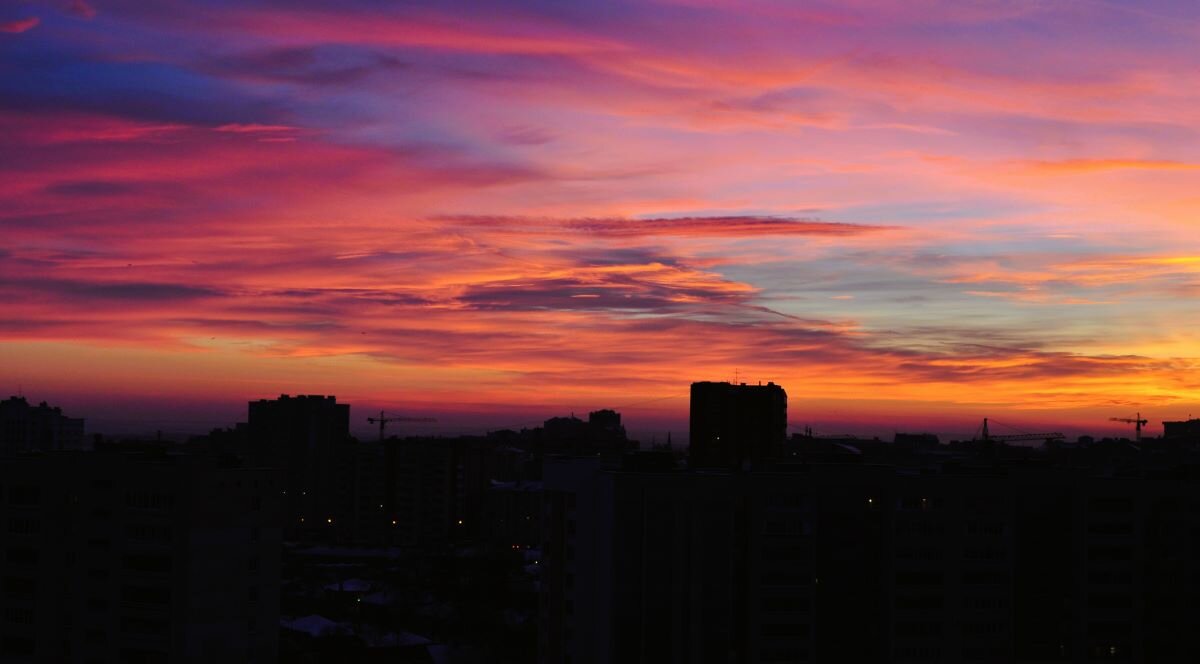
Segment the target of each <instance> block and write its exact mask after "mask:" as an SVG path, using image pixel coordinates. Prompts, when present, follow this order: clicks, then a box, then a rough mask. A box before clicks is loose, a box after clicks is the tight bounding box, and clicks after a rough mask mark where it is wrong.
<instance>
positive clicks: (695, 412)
mask: <svg viewBox="0 0 1200 664" xmlns="http://www.w3.org/2000/svg"><path fill="white" fill-rule="evenodd" d="M786 439H787V392H784V390H783V388H782V387H780V386H779V385H776V384H775V383H767V384H766V385H747V384H745V383H741V384H738V385H734V384H732V383H710V382H701V383H692V404H691V434H690V442H689V447H688V454H689V463H690V465H691V466H692V467H693V468H747V467H753V466H755V465H761V464H763V463H765V462H768V461H771V460H775V459H780V458H782V457H783V443H784V441H785V440H786Z"/></svg>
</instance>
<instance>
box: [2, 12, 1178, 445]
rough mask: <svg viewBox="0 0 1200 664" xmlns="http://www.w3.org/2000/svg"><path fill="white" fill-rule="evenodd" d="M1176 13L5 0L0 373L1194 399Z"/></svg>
mask: <svg viewBox="0 0 1200 664" xmlns="http://www.w3.org/2000/svg"><path fill="white" fill-rule="evenodd" d="M1198 18H1200V12H1198V11H1197V9H1196V8H1195V7H1194V6H1192V5H1190V4H1188V3H1179V2H1165V1H1158V2H1154V1H1150V2H1139V3H1136V4H1132V3H1117V2H1103V1H1097V2H1082V1H1079V2H1076V1H1067V2H1041V1H1031V0H1030V1H1027V0H1017V1H1006V2H971V3H963V2H955V1H946V2H939V1H935V0H922V1H918V2H882V1H878V0H853V1H844V2H837V3H824V2H805V3H795V2H763V3H756V4H755V6H754V8H753V9H752V10H751V9H749V8H747V7H745V6H743V5H742V4H740V3H726V2H721V1H719V0H718V1H713V2H690V1H686V0H685V1H679V2H674V1H672V2H615V3H614V2H603V3H600V2H570V3H553V2H505V3H476V2H468V3H452V4H446V3H395V4H391V3H388V4H384V3H378V2H367V1H351V2H340V3H336V6H335V5H334V4H331V3H316V2H303V3H296V2H286V3H284V2H259V3H253V4H246V3H240V2H226V1H215V2H194V1H187V2H184V1H182V0H164V1H160V2H153V3H146V2H141V1H138V2H134V1H130V0H108V1H100V0H96V1H94V2H92V1H90V0H88V1H85V0H74V1H73V2H66V1H65V0H64V1H62V2H19V3H6V4H4V5H3V6H2V7H0V127H2V130H0V195H2V197H3V201H4V205H3V206H0V232H2V234H3V238H4V240H3V242H2V243H0V295H2V297H3V300H4V302H5V313H4V315H3V316H0V394H3V395H8V394H17V393H21V394H24V395H26V396H28V397H29V398H30V399H31V400H33V401H41V400H46V401H48V402H50V403H52V404H55V405H57V406H62V407H63V408H64V410H65V411H66V412H69V413H71V414H72V415H73V416H78V417H84V418H86V419H87V421H88V426H89V429H93V428H94V429H98V430H107V431H115V432H119V433H136V432H139V431H155V430H166V431H168V432H177V433H197V432H203V431H206V430H207V429H208V428H211V427H215V426H228V425H230V424H232V423H233V422H236V421H240V420H241V419H244V411H245V407H246V406H245V404H246V403H247V401H250V400H254V399H262V398H272V397H275V396H277V395H279V394H281V393H290V394H336V395H337V397H338V399H339V400H340V401H341V402H344V403H350V404H353V406H354V408H355V410H354V420H355V423H354V427H355V428H356V429H359V428H361V430H362V431H363V432H366V433H368V434H369V429H367V426H368V425H367V423H366V421H365V420H366V417H367V416H368V415H371V414H372V413H378V411H379V410H388V411H389V412H398V413H404V414H408V415H411V416H414V417H432V418H436V419H437V420H438V421H437V422H436V423H426V424H413V425H411V426H412V428H411V430H412V431H417V432H420V433H439V432H442V433H447V434H450V433H461V432H465V431H471V430H476V431H478V430H485V429H493V428H500V427H519V426H521V425H522V424H523V423H525V422H528V423H537V422H541V421H542V420H543V419H545V418H546V417H550V416H553V415H565V414H568V413H570V412H578V413H586V412H589V411H593V410H597V409H601V408H616V409H618V410H620V411H621V412H622V413H623V414H624V415H625V418H626V421H627V422H628V423H629V427H630V430H631V432H633V433H635V434H637V435H639V437H641V438H642V439H643V440H648V439H650V438H651V435H661V434H663V433H665V432H666V431H671V430H673V431H675V432H676V434H677V435H678V434H679V433H680V432H683V431H686V425H685V422H686V417H687V386H688V385H689V384H690V383H691V382H692V381H696V380H716V381H726V380H729V381H739V382H748V383H750V384H756V383H758V382H760V381H761V382H762V383H764V384H765V383H766V382H768V381H774V382H775V383H778V384H781V385H785V386H786V387H787V390H788V395H789V399H790V404H791V405H790V410H789V419H790V422H791V425H792V426H793V427H804V426H811V427H813V428H814V430H816V431H817V432H819V433H831V434H833V433H863V434H881V433H885V432H890V431H894V430H902V431H904V430H928V431H934V432H939V433H960V434H962V435H969V434H970V432H971V431H972V430H974V429H975V428H977V427H978V426H979V423H980V422H981V420H982V418H983V417H991V418H994V420H995V421H997V422H1003V423H1007V424H1009V425H1011V426H1012V427H1014V428H1015V429H1024V430H1030V431H1064V432H1067V433H1072V432H1077V433H1092V434H1097V435H1104V434H1110V433H1118V434H1124V435H1128V434H1129V431H1128V429H1129V427H1128V426H1127V425H1126V424H1123V423H1117V422H1113V421H1111V419H1110V418H1113V417H1120V418H1129V417H1135V418H1136V417H1142V416H1145V417H1147V418H1148V419H1149V420H1150V424H1149V426H1148V432H1149V433H1157V432H1158V431H1160V430H1161V427H1160V423H1161V421H1163V420H1183V419H1186V418H1188V417H1189V416H1191V415H1194V414H1198V413H1200V380H1197V373H1196V372H1197V368H1198V364H1200V360H1198V358H1200V339H1198V334H1200V333H1198V332H1197V330H1198V329H1200V325H1198V323H1200V307H1197V306H1195V303H1196V298H1197V296H1198V295H1200V246H1197V245H1198V241H1197V232H1196V231H1197V223H1198V222H1197V216H1196V210H1197V204H1198V203H1200V200H1198V199H1197V193H1196V192H1197V191H1200V189H1198V187H1197V185H1198V175H1200V140H1197V127H1200V117H1198V114H1197V109H1200V98H1198V96H1200V80H1198V74H1197V72H1198V71H1200V67H1198V65H1200V50H1197V49H1196V47H1195V44H1196V40H1197V37H1200V20H1198ZM1137 413H1141V415H1140V416H1138V415H1137ZM660 440H661V438H660Z"/></svg>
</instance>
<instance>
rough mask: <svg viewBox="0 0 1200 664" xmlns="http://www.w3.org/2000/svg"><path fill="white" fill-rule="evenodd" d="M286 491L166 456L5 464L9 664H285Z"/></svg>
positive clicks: (0, 609)
mask: <svg viewBox="0 0 1200 664" xmlns="http://www.w3.org/2000/svg"><path fill="white" fill-rule="evenodd" d="M281 487H282V481H281V477H280V474H279V473H278V472H276V471H274V470H263V469H254V468H223V467H220V466H218V465H217V464H216V461H215V460H214V459H213V458H211V457H204V456H196V455H187V454H167V453H165V452H164V451H162V450H159V451H156V452H155V451H120V450H111V451H97V452H60V453H54V454H38V455H24V456H10V457H8V458H3V459H0V532H2V533H3V536H2V539H0V541H2V542H3V545H2V546H0V549H2V552H0V555H2V556H3V559H2V561H0V661H3V662H6V663H7V662H64V663H65V662H72V663H73V662H78V663H81V664H82V663H90V662H214V661H221V662H274V661H277V643H278V633H279V629H278V622H279V578H280V575H279V557H280V550H281V537H280V535H281V525H282V522H281V519H280V511H281V509H280V508H281V500H280V499H281V493H280V492H281Z"/></svg>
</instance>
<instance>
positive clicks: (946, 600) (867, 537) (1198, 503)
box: [539, 384, 1200, 664]
mask: <svg viewBox="0 0 1200 664" xmlns="http://www.w3.org/2000/svg"><path fill="white" fill-rule="evenodd" d="M740 387H741V386H724V387H713V384H698V386H694V387H693V395H697V394H698V393H699V394H700V396H701V398H702V399H703V402H702V404H701V408H702V410H704V411H716V412H722V413H729V412H734V413H738V412H744V411H745V410H746V406H745V405H744V404H743V403H742V402H741V399H743V398H746V397H744V396H743V395H742V394H739V389H738V388H740ZM756 387H757V386H756ZM697 388H698V389H697ZM721 398H729V399H732V400H733V403H732V404H714V403H713V401H714V400H720V399H721ZM697 405H698V404H697V403H695V402H693V422H697V421H700V422H704V418H703V417H701V418H699V419H698V418H697V417H696V411H697ZM761 409H762V410H761V412H762V414H763V415H765V416H767V417H774V416H775V415H776V412H777V411H772V409H771V408H768V407H767V406H761ZM729 419H730V418H728V417H727V418H726V421H728V420H729ZM705 426H711V425H710V424H705ZM764 429H769V430H770V431H772V432H774V431H775V430H776V427H775V426H773V425H772V426H771V427H769V428H768V427H766V426H764V424H763V423H761V422H755V423H751V424H750V426H749V427H748V428H747V429H746V431H745V432H744V433H743V432H740V431H739V430H738V429H737V428H736V427H732V428H731V427H725V428H723V429H721V432H720V443H721V444H723V445H727V446H728V448H727V449H721V448H720V447H718V446H717V445H716V443H717V437H716V436H715V435H704V436H701V437H699V439H698V440H695V439H694V445H695V444H696V443H699V444H700V445H702V447H701V448H700V450H699V453H700V454H701V455H702V458H701V463H700V464H695V463H693V464H690V465H691V466H692V467H691V468H688V467H685V466H683V465H682V464H677V463H676V462H675V461H674V460H673V459H671V458H670V456H669V455H664V454H662V453H653V454H640V455H635V456H631V457H629V458H628V459H627V460H626V463H625V465H624V466H623V467H605V466H604V465H603V464H601V463H598V462H597V461H596V460H595V459H581V458H573V459H568V458H562V459H557V460H551V461H548V462H547V466H546V472H545V480H544V482H545V492H546V493H545V499H544V501H545V517H544V518H545V541H544V545H543V547H544V550H543V552H542V553H543V555H542V565H543V567H542V570H541V574H542V576H541V588H542V605H541V613H540V619H541V621H542V623H541V626H542V630H541V632H540V634H539V639H540V640H539V654H540V660H541V661H543V662H572V663H576V664H578V663H581V662H804V661H812V662H848V661H863V662H976V661H978V662H1013V661H1016V662H1090V661H1131V662H1191V661H1200V640H1197V639H1196V637H1195V634H1196V633H1197V628H1198V627H1200V607H1198V605H1197V602H1200V599H1198V598H1200V565H1197V561H1198V560H1200V509H1198V508H1200V491H1198V484H1197V481H1198V479H1200V464H1198V463H1197V461H1198V460H1200V457H1197V456H1196V454H1195V453H1194V452H1193V451H1192V450H1191V449H1189V448H1188V447H1187V446H1186V445H1183V446H1180V445H1173V444H1169V443H1165V442H1161V441H1143V443H1142V447H1137V446H1134V445H1132V444H1131V443H1129V442H1128V441H1107V442H1103V443H1097V444H1094V445H1092V446H1090V447H1087V448H1082V447H1075V446H1063V447H1059V448H1058V449H1042V450H1034V449H1031V448H1009V447H1006V446H1003V445H996V444H979V443H975V444H956V445H942V444H933V445H926V444H920V445H918V444H913V443H912V441H913V437H906V438H905V444H904V445H891V444H883V443H879V442H878V441H875V442H872V441H862V442H861V443H857V444H856V443H854V442H853V441H826V440H822V439H815V438H811V437H807V438H806V437H796V439H795V440H793V441H790V444H789V446H788V449H789V450H791V451H792V452H794V455H793V454H792V453H789V455H788V456H787V461H783V460H780V459H779V458H778V456H779V455H778V454H777V453H776V448H774V447H773V443H772V445H767V444H765V441H773V440H774V439H773V438H771V437H768V436H765V435H764V434H763V433H762V431H763V430H764ZM917 438H919V439H920V441H919V442H925V440H924V439H925V438H926V437H917ZM1156 444H1157V445H1159V446H1158V447H1155V445H1156ZM744 450H751V453H750V454H749V455H747V454H746V453H745V452H744ZM760 450H761V451H763V452H764V453H765V456H757V457H756V456H755V454H756V453H758V451H760ZM693 452H694V453H695V452H697V450H696V449H695V447H693ZM713 459H718V460H720V461H721V463H713V462H712V460H713ZM729 461H733V463H729ZM720 466H724V467H720Z"/></svg>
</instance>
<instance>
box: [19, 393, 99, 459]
mask: <svg viewBox="0 0 1200 664" xmlns="http://www.w3.org/2000/svg"><path fill="white" fill-rule="evenodd" d="M83 424H84V423H83V420H82V419H81V418H75V417H67V416H65V415H63V413H62V409H61V408H55V407H51V406H48V405H46V402H45V401H43V402H41V403H40V404H38V405H36V406H31V405H29V402H28V401H26V400H25V398H24V397H9V398H8V399H5V400H4V401H0V455H4V454H15V453H18V452H34V451H41V452H50V451H55V450H81V449H85V448H86V447H87V445H86V440H85V438H84V435H83Z"/></svg>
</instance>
